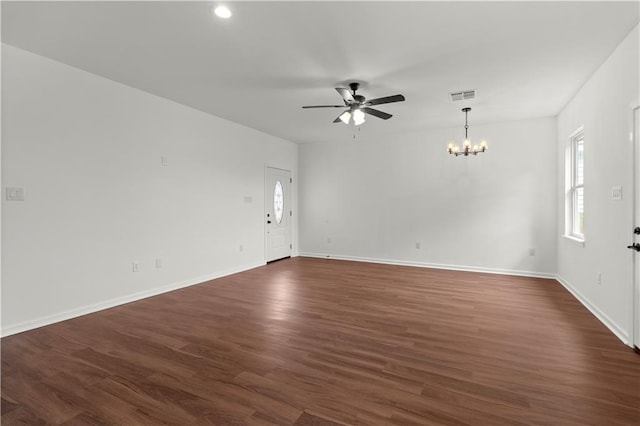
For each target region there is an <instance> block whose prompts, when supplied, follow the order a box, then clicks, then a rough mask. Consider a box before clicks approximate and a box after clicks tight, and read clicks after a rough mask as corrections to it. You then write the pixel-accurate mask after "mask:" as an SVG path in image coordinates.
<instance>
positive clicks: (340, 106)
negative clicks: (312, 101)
mask: <svg viewBox="0 0 640 426" xmlns="http://www.w3.org/2000/svg"><path fill="white" fill-rule="evenodd" d="M302 108H344V105H305V106H303V107H302Z"/></svg>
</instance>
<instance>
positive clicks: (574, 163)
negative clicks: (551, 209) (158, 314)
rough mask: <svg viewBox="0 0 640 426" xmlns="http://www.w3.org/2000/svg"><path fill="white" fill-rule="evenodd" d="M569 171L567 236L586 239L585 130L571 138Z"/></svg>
mask: <svg viewBox="0 0 640 426" xmlns="http://www.w3.org/2000/svg"><path fill="white" fill-rule="evenodd" d="M567 154H568V156H569V161H568V162H567V163H568V166H569V167H568V169H569V170H568V172H569V173H567V183H568V185H567V187H568V191H567V218H566V222H567V236H569V237H573V238H576V239H578V240H584V132H583V130H582V128H580V129H578V130H576V131H575V132H574V133H573V135H571V137H570V138H569V149H568V150H567Z"/></svg>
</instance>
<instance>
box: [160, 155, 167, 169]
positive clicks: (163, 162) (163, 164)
mask: <svg viewBox="0 0 640 426" xmlns="http://www.w3.org/2000/svg"><path fill="white" fill-rule="evenodd" d="M160 165H161V166H163V167H167V166H168V165H169V159H168V158H167V157H165V156H162V157H160Z"/></svg>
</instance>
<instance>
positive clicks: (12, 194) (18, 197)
mask: <svg viewBox="0 0 640 426" xmlns="http://www.w3.org/2000/svg"><path fill="white" fill-rule="evenodd" d="M7 201H24V188H7Z"/></svg>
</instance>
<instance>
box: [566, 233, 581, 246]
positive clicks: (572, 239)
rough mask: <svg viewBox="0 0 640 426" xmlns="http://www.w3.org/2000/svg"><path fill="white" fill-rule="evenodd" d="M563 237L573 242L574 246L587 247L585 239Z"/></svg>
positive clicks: (570, 236)
mask: <svg viewBox="0 0 640 426" xmlns="http://www.w3.org/2000/svg"><path fill="white" fill-rule="evenodd" d="M562 237H564V238H565V239H567V240H569V241H571V242H572V243H574V244H577V245H579V246H580V247H584V246H585V241H584V240H583V239H580V238H577V237H574V236H572V235H563V236H562Z"/></svg>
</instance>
